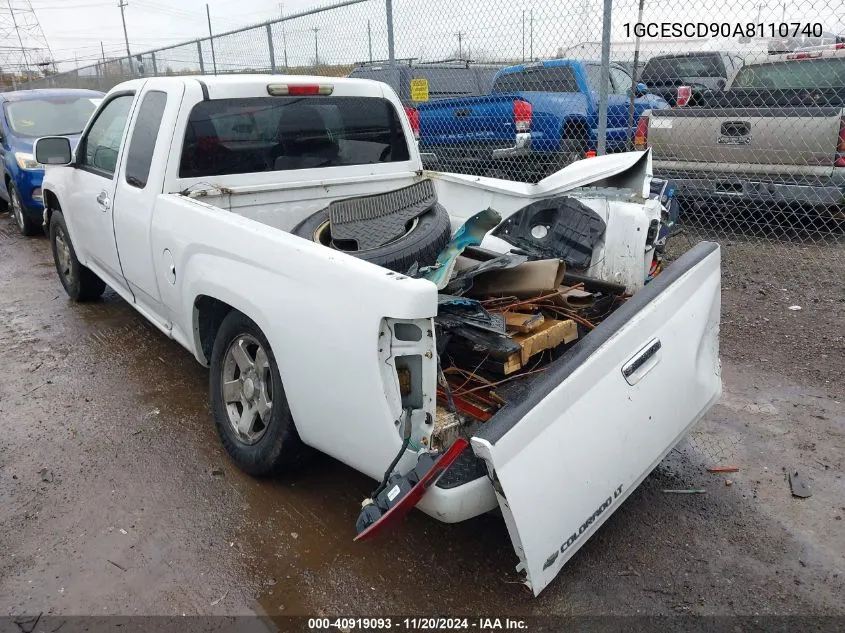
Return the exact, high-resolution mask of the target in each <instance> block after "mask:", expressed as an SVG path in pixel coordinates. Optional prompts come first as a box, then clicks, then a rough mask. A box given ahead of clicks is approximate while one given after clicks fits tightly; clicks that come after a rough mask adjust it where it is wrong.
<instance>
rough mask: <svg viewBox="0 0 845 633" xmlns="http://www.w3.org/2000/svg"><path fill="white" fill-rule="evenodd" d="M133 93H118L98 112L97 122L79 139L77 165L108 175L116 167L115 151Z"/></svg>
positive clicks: (121, 135)
mask: <svg viewBox="0 0 845 633" xmlns="http://www.w3.org/2000/svg"><path fill="white" fill-rule="evenodd" d="M134 98H135V97H134V95H120V96H119V97H115V98H114V99H112V100H111V101H109V102H108V104H107V105H106V107H105V108H104V109H103V110H101V111H100V113H99V114H98V115H97V119H96V121H94V124H93V125H92V126H91V128H90V129H89V130H88V134H87V135H86V136H85V137H84V138H83V139H82V141H81V143H80V148H79V166H80V167H82V168H83V169H87V170H88V171H93V172H94V173H97V174H100V175H102V176H106V177H107V178H111V177H112V176H114V171H115V169H116V168H117V154H118V152H119V150H120V141H121V139H122V138H123V130H124V129H126V121H127V120H128V119H129V108H130V106H131V105H132V100H133V99H134Z"/></svg>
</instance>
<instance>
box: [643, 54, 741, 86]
mask: <svg viewBox="0 0 845 633" xmlns="http://www.w3.org/2000/svg"><path fill="white" fill-rule="evenodd" d="M725 74H726V72H725V67H724V65H723V64H722V62H721V60H720V59H719V56H718V55H689V56H684V57H663V58H657V59H651V60H649V61H648V63H647V64H646V65H645V67H644V68H643V73H642V77H641V80H642V81H644V82H645V83H660V82H672V81H675V80H677V79H682V80H685V79H692V78H694V77H724V76H725Z"/></svg>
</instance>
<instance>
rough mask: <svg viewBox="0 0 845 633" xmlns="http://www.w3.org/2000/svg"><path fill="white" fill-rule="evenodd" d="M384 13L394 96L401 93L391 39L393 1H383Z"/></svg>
mask: <svg viewBox="0 0 845 633" xmlns="http://www.w3.org/2000/svg"><path fill="white" fill-rule="evenodd" d="M385 13H386V17H387V58H388V60H389V63H390V74H391V75H392V77H391V80H392V82H391V84H392V85H391V87H392V88H393V89H394V90H395V91H396V94H400V93H401V91H402V90H401V86H400V85H399V83H400V82H399V69H398V68H397V67H396V42H395V41H394V39H393V0H385Z"/></svg>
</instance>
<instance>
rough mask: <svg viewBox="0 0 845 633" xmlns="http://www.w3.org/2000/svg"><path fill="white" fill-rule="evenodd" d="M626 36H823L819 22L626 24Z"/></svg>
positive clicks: (624, 26)
mask: <svg viewBox="0 0 845 633" xmlns="http://www.w3.org/2000/svg"><path fill="white" fill-rule="evenodd" d="M622 28H624V29H625V37H666V38H672V37H683V38H695V37H792V38H798V37H821V36H822V33H823V30H824V29H823V28H822V25H821V23H820V22H807V23H804V22H778V23H775V22H768V23H767V22H626V23H624V24H623V25H622Z"/></svg>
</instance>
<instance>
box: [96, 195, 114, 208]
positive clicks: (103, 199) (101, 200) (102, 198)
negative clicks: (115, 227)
mask: <svg viewBox="0 0 845 633" xmlns="http://www.w3.org/2000/svg"><path fill="white" fill-rule="evenodd" d="M97 204H99V205H100V210H102V211H108V210H109V209H110V208H111V200H109V194H108V193H106V192H105V191H101V192H100V193H99V195H98V196H97Z"/></svg>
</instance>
